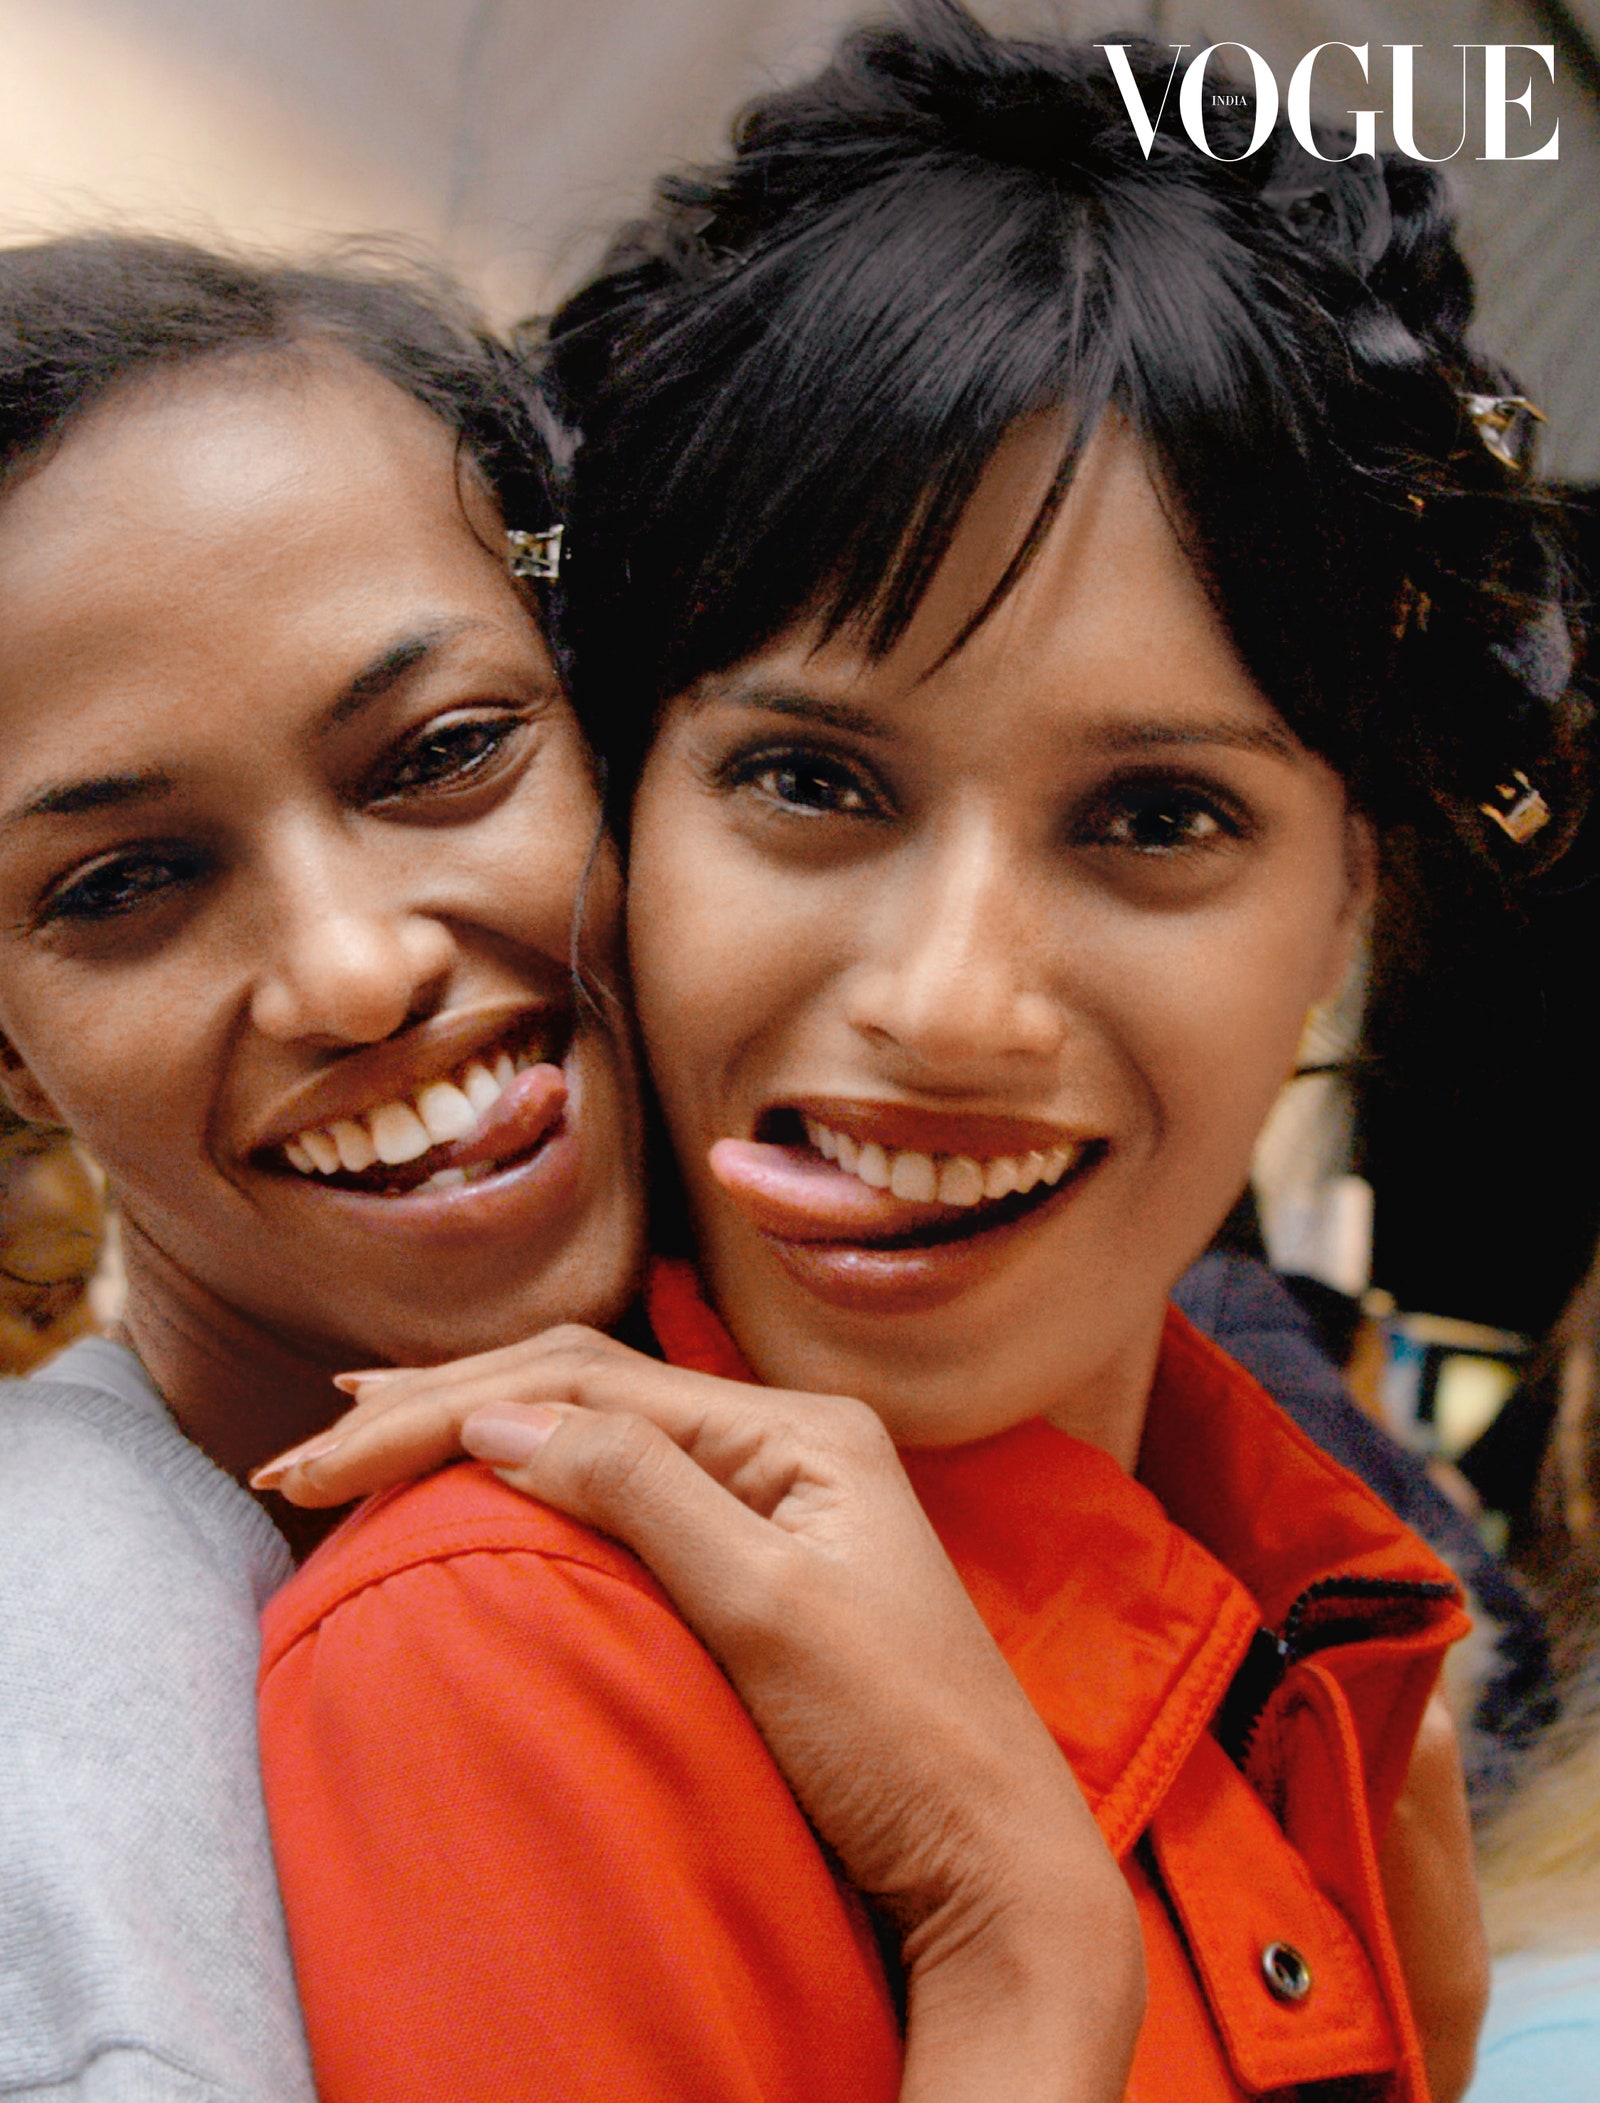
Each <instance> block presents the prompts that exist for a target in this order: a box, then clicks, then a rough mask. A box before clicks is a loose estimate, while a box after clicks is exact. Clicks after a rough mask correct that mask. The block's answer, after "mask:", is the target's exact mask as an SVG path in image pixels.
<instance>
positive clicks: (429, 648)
mask: <svg viewBox="0 0 1600 2103" xmlns="http://www.w3.org/2000/svg"><path fill="white" fill-rule="evenodd" d="M480 625H481V624H480V623H479V622H477V621H473V620H460V621H441V622H440V623H439V624H438V625H437V626H435V627H432V628H426V629H423V630H421V631H419V632H418V633H417V634H416V635H409V636H406V637H404V638H403V639H402V640H401V641H399V642H397V643H391V644H390V645H389V647H388V648H387V649H385V650H383V651H380V652H379V654H378V655H377V656H376V657H374V658H373V659H372V660H371V662H370V663H368V664H365V665H363V666H362V668H361V670H360V671H359V672H357V673H356V675H355V677H354V678H353V679H352V680H351V681H350V682H349V684H348V685H347V686H346V687H345V689H344V691H343V692H342V693H341V694H340V695H339V698H338V699H337V700H336V701H335V702H334V704H333V706H332V707H331V708H330V709H329V710H328V712H327V714H326V715H325V716H324V718H323V722H322V728H323V731H324V732H327V731H329V730H336V729H337V728H338V727H339V725H340V724H341V723H348V722H349V721H350V720H351V719H352V718H353V717H355V716H358V715H360V713H361V711H362V710H363V709H364V708H370V707H371V705H372V704H373V702H374V701H379V700H381V699H382V698H383V696H384V695H385V694H389V693H392V692H393V691H394V689H395V688H396V687H397V686H398V685H400V683H401V682H402V680H404V679H406V678H408V677H409V676H410V674H411V673H412V672H414V671H415V670H416V669H417V667H418V666H419V665H423V664H426V663H427V662H428V661H429V660H430V659H431V658H433V657H434V656H436V655H437V654H438V652H439V651H440V650H441V649H442V648H443V647H444V646H445V644H447V643H450V642H453V641H454V640H455V639H456V637H457V636H459V635H460V634H461V633H462V632H463V631H464V630H466V629H469V628H476V627H478V626H480ZM177 785H178V784H177V777H176V776H175V775H173V774H170V773H168V772H167V771H166V770H165V769H164V768H160V767H151V768H146V769H145V770H144V771H143V772H140V773H134V774H97V775H91V776H90V777H88V778H87V779H86V780H83V781H69V782H64V783H61V784H59V785H57V786H55V787H52V788H47V789H41V790H39V791H38V793H37V794H36V795H33V796H30V797H29V798H28V799H27V801H26V802H24V803H21V804H19V805H18V806H17V808H16V809H15V810H13V811H11V812H10V813H9V814H8V815H7V816H6V818H5V819H4V820H3V821H0V829H3V830H5V831H8V832H9V831H10V830H11V828H12V827H13V826H15V825H21V824H23V823H24V822H25V821H26V820H28V819H29V818H76V817H81V816H83V815H84V814H85V813H87V812H92V811H106V810H121V809H124V808H126V807H127V806H129V805H131V804H135V803H154V802H158V801H159V800H160V799H161V798H162V797H163V796H170V795H171V794H172V793H173V791H174V790H175V789H176V788H177Z"/></svg>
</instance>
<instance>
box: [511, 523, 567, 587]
mask: <svg viewBox="0 0 1600 2103" xmlns="http://www.w3.org/2000/svg"><path fill="white" fill-rule="evenodd" d="M565 531H566V528H565V526H546V527H545V529H544V531H543V532H542V533H519V532H517V531H515V530H514V529H508V531H507V533H506V566H507V567H508V569H509V570H510V571H511V574H512V576H513V577H531V578H532V579H533V580H534V581H535V582H536V583H539V584H549V583H551V582H553V580H554V579H555V578H557V577H559V576H560V575H561V536H562V534H563V533H565Z"/></svg>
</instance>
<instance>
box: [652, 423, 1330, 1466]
mask: <svg viewBox="0 0 1600 2103" xmlns="http://www.w3.org/2000/svg"><path fill="white" fill-rule="evenodd" d="M1059 442H1060V438H1059V431H1058V430H1056V429H1054V428H1045V427H1044V426H1040V427H1037V428H1029V429H1028V430H1025V431H1023V432H1021V433H1019V434H1018V435H1017V436H1016V437H1015V439H1014V440H1013V441H1011V442H1009V444H1008V446H1007V447H1006V448H1003V449H1002V452H1001V454H1000V455H999V456H997V459H996V461H995V463H994V465H993V466H992V467H991V469H990V472H989V477H988V479H987V481H986V483H985V484H984V485H982V486H981V487H980V490H979V493H978V496H977V497H976V498H975V500H974V503H973V506H972V508H971V511H970V512H969V514H968V516H967V517H966V518H965V519H964V520H963V522H962V525H961V528H960V530H959V531H958V534H957V536H956V539H955V542H954V544H953V546H952V549H951V552H950V554H949V556H948V557H947V559H946V562H945V565H944V567H943V569H942V570H941V571H940V572H939V573H938V575H937V576H936V577H935V578H934V580H933V583H932V585H931V586H930V588H929V590H928V593H927V594H926V596H925V598H924V600H923V601H922V604H921V605H920V606H919V608H918V609H917V612H916V615H915V617H914V618H913V620H912V623H911V625H910V627H909V629H908V630H907V631H906V633H905V635H904V637H903V638H902V640H901V641H900V642H899V643H897V644H896V645H895V646H894V647H893V648H892V649H891V650H889V651H888V652H887V653H886V654H885V655H883V656H881V657H876V658H875V657H873V656H871V655H870V653H869V652H867V651H866V650H865V648H864V647H863V646H862V644H861V643H860V641H859V639H858V638H857V637H855V636H853V635H852V634H850V633H849V632H846V633H844V634H840V635H836V636H833V637H832V638H831V639H830V638H828V637H826V636H822V635H819V634H818V633H816V632H814V631H813V630H812V629H811V628H810V627H802V629H800V630H799V631H797V632H795V633H792V634H789V635H786V636H782V637H780V638H779V639H778V640H777V641H776V642H774V643H773V644H772V645H771V646H770V647H769V648H767V649H766V650H765V651H763V652H761V653H759V654H758V655H757V656H756V657H754V658H752V659H750V660H748V661H746V662H744V663H742V664H738V665H735V666H733V667H731V668H730V669H729V670H728V671H726V672H719V673H713V674H709V675H707V676H706V677H705V678H704V679H702V680H701V681H700V683H699V684H698V685H697V686H696V687H695V688H693V689H692V690H691V691H690V692H689V693H687V694H685V695H683V696H681V697H680V698H679V699H678V700H676V701H675V702H673V703H672V704H671V705H670V706H669V708H668V710H667V712H666V716H665V719H664V722H663V726H662V729H661V731H660V734H659V736H658V740H657V743H656V746H655V749H654V751H653V752H652V754H651V756H650V758H649V760H648V761H647V763H646V766H645V769H644V774H643V777H642V780H641V783H640V789H639V793H638V798H637V801H636V804H635V808H634V814H633V829H632V849H631V862H630V886H631V888H630V899H629V940H630V949H631V955H632V962H633V976H634V988H635V996H636V999H637V1003H638V1012H639V1018H640V1024H641V1028H642V1030H643V1033H644V1038H645V1043H646V1047H647V1050H648V1053H649V1057H650V1061H651V1068H652V1072H653V1074H654V1076H655V1080H656V1086H657V1089H658V1091H659V1093H660V1097H661V1101H662V1106H663V1109H664V1111H665V1115H666V1119H667V1123H668V1126H669V1129H670V1131H671V1133H672V1137H673V1141H674V1146H675V1149H676V1152H677V1155H678V1159H679V1163H680V1166H681V1170H682V1174H683V1178H684V1182H685V1185H686V1189H687V1194H688V1199H689V1205H690V1210H691V1213H692V1216H693V1220H694V1224H695V1228H696V1232H697V1237H698V1242H699V1248H700V1256H701V1263H702V1266H703V1268H704V1271H705V1274H706V1278H707V1282H708V1284H709V1286H710V1288H711V1292H712V1297H713V1299H714V1301H715V1303H716V1305H717V1307H718V1309H719V1311H720V1312H721V1313H722V1315H723V1316H724V1318H725V1319H726V1321H727V1322H728V1324H729V1327H730V1329H731V1330H732V1332H733V1335H734V1337H735V1339H736V1340H737V1342H738V1343H739V1345H740V1346H741V1348H742V1349H743V1350H744V1352H745V1354H746V1356H747V1357H748V1358H749V1360H750V1362H751V1364H752V1365H753V1367H754V1368H755V1370H756V1371H757V1373H758V1374H759V1375H760V1376H761V1377H762V1378H763V1379H764V1380H767V1381H769V1382H771V1383H773V1384H775V1385H778V1386H784V1387H797V1388H810V1389H815V1390H820V1391H825V1392H833V1393H844V1394H853V1395H858V1396H861V1397H862V1398H863V1399H865V1400H867V1401H868V1402H870V1403H871V1404H872V1405H873V1407H874V1408H876V1409H877V1410H878V1411H879V1413H880V1414H881V1415H882V1416H883V1418H884V1421H885V1422H886V1423H887V1424H888V1425H889V1428H890V1430H891V1431H892V1432H893V1433H894V1435H895V1437H896V1438H897V1439H898V1440H899V1441H900V1442H901V1443H904V1444H935V1445H937V1444H944V1443H949V1442H952V1441H957V1440H965V1439H973V1438H980V1437H984V1436H987V1435H989V1434H991V1433H994V1432H997V1431H1000V1430H1003V1429H1005V1428H1006V1427H1007V1426H1008V1425H1010V1424H1014V1423H1016V1422H1019V1421H1020V1420H1021V1419H1023V1418H1025V1417H1028V1416H1032V1415H1040V1414H1044V1415H1047V1416H1050V1417H1051V1419H1052V1420H1053V1421H1055V1422H1058V1423H1060V1424H1061V1425H1062V1426H1063V1427H1064V1428H1066V1429H1069V1430H1074V1431H1076V1432H1078V1433H1079V1434H1080V1435H1082V1436H1084V1437H1088V1438H1092V1439H1096V1440H1098V1441H1099V1442H1100V1443H1102V1444H1105V1445H1107V1446H1108V1447H1109V1448H1110V1449H1111V1450H1113V1451H1114V1452H1115V1453H1116V1454H1117V1456H1118V1457H1119V1458H1120V1459H1121V1460H1122V1461H1123V1462H1124V1463H1125V1464H1127V1465H1131V1464H1132V1462H1133V1459H1134V1457H1135V1454H1136V1451H1137V1443H1138V1434H1139V1412H1140V1410H1141V1409H1142V1406H1143V1398H1144V1395H1145V1394H1146V1392H1147V1390H1148V1386H1149V1380H1150V1375H1151V1371H1152V1368H1153V1366H1154V1361H1155V1354H1156V1350H1157V1347H1158V1344H1159V1340H1160V1334H1161V1326H1162V1320H1163V1316H1164V1309H1165V1302H1166V1296H1167V1294H1168V1292H1169V1291H1170V1289H1171V1287H1172V1285H1173V1283H1174V1282H1175V1280H1176V1279H1177V1277H1178V1276H1179V1274H1180V1273H1181V1272H1182V1271H1183V1270H1184V1269H1185V1268H1186V1267H1187V1265H1188V1264H1189V1263H1190V1262H1191V1261H1192V1260H1193V1257H1194V1255H1195V1253H1196V1251H1197V1250H1198V1249H1199V1248H1201V1247H1202V1246H1203V1245H1204V1244H1205V1242H1206V1241H1207V1239H1208V1238H1209V1237H1210V1236H1211V1234H1212V1233H1213V1232H1214V1231H1215V1229H1216V1226H1217V1224H1218V1222H1219V1221H1220V1220H1221V1218H1222V1217H1223V1215H1224V1214H1225V1213H1226V1211H1227V1209H1228V1207H1229V1205H1230V1204H1231V1203H1232V1202H1233V1201H1234V1199H1235V1198H1236V1197H1237V1195H1238V1193H1239V1190H1240V1189H1241V1187H1242V1186H1243V1183H1244V1180H1245V1177H1246V1174H1247V1172H1248V1167H1249V1160H1250V1149H1251V1144H1252V1142H1253V1139H1254V1136H1255V1133H1256V1131H1257V1129H1258V1127H1259V1125H1260V1122H1261V1119H1262V1118H1263V1117H1264V1115H1265V1114H1266V1111H1267V1108H1268V1107H1269V1105H1270V1103H1271V1102H1272V1099H1273V1097H1274V1096H1275V1094H1276V1092H1277V1090H1278V1088H1279V1086H1280V1085H1281V1083H1282V1080H1283V1078H1284V1076H1285V1074H1286V1073H1287V1072H1288V1070H1289V1068H1290V1067H1291V1065H1292V1063H1293V1060H1294V1056H1295V1048H1296V1045H1297V1042H1298V1040H1299V1036H1300V1032H1301V1028H1302V1025H1303V1022H1304V1018H1305V1012H1306V1009H1307V1008H1308V1006H1309V1005H1310V1004H1311V1003H1312V1002H1314V1001H1316V1000H1317V999H1319V998H1323V997H1325V996H1326V995H1327V994H1329V993H1330V992H1331V991H1333V990H1334V989H1335V988H1336V986H1337V984H1338V983H1339V981H1340V979H1341V978H1342V975H1343V972H1344V970H1345V968H1346V965H1347V962H1348V959H1349V956H1350V953H1351V950H1352V946H1353V944H1354V942H1355V939H1356V936H1357V933H1358V931H1359V926H1360V922H1361V916H1362V910H1363V906H1364V901H1365V898H1366V895H1367V892H1366V882H1367V877H1366V866H1367V865H1366V860H1365V837H1366V836H1365V833H1364V831H1363V829H1362V828H1361V826H1360V824H1359V822H1358V821H1356V820H1354V819H1352V818H1351V816H1350V814H1349V813H1348V811H1347V808H1346V804H1345V798H1344V792H1343V788H1342V785H1341V784H1340V782H1339V780H1338V778H1337V776H1336V775H1335V774H1334V773H1333V771H1332V770H1331V768H1329V767H1327V766H1326V765H1325V764H1324V763H1323V762H1322V761H1321V760H1319V759H1318V758H1317V757H1316V756H1315V755H1313V754H1312V753H1310V752H1308V751H1307V750H1306V749H1305V748H1304V747H1303V746H1302V745H1300V744H1299V743H1298V741H1297V740H1296V739H1295V738H1294V737H1293V736H1292V735H1291V734H1290V733H1289V731H1288V730H1287V728H1286V726H1285V725H1284V723H1283V721H1282V719H1281V718H1280V717H1279V716H1278V714H1277V712H1276V711H1275V710H1274V709H1273V708H1272V707H1271V705H1270V704H1269V702H1268V701H1267V700H1266V698H1265V697H1264V696H1263V695H1262V694H1261V692H1260V691H1259V689H1258V688H1257V687H1256V685H1255V683H1254V681H1253V679H1252V678H1251V677H1250V675H1249V673H1248V671H1247V670H1246V669H1245V667H1244V665H1243V664H1242V662H1241V661H1240V658H1239V656H1238V653H1237V651H1236V650H1235V648H1234V646H1233V643H1232V640H1231V638H1230V637H1229V636H1228V634H1227V633H1226V631H1225V630H1224V629H1223V627H1222V625H1221V623H1220V621H1219V619H1218V617H1217V615H1216V613H1215V611H1214V609H1213V608H1212V606H1211V603H1210V601H1209V599H1208V597H1207V595H1206V593H1205V591H1204V589H1203V587H1202V586H1201V584H1200V582H1199V580H1198V578H1197V577H1196V576H1195V574H1194V572H1193V570H1192V569H1191V568H1190V566H1189V563H1188V561H1187V559H1186V557H1185V556H1184V553H1183V550H1182V547H1181V545H1180V543H1179V541H1178V538H1177V536H1176V534H1175V533H1174V531H1173V528H1172V526H1171V524H1170V523H1169V521H1168V518H1167V515H1166V511H1165V509H1164V508H1163V504H1162V501H1161V499H1160V497H1159V496H1158V494H1157V492H1156V490H1155V488H1154V486H1153V484H1152V483H1151V481H1150V479H1149V476H1148V473H1147V471H1146V468H1145V465H1144V462H1143V458H1142V456H1141V454H1140V452H1139V450H1138V447H1137V445H1136V444H1135V442H1134V441H1133V440H1132V438H1131V437H1130V436H1129V435H1128V434H1127V433H1125V432H1124V431H1122V430H1120V428H1118V427H1116V426H1114V425H1111V426H1108V427H1107V428H1106V430H1105V431H1104V432H1103V434H1102V435H1101V436H1099V437H1097V438H1096V439H1095V441H1094V442H1093V444H1092V445H1091V446H1090V447H1089V449H1088V450H1087V452H1086V454H1085V456H1084V459H1083V462H1082V465H1081V467H1080V469H1079V472H1078V475H1077V478H1076V480H1075V482H1074V485H1073V488H1072V492H1071V495H1070V496H1069V498H1068V501H1067V502H1066V504H1065V505H1064V506H1063V508H1062V510H1061V511H1060V513H1059V514H1058V516H1057V517H1056V520H1055V522H1054V524H1053V526H1052V527H1051V528H1050V530H1049V532H1048V533H1047V534H1046V536H1045V538H1044V540H1043V541H1042V543H1041V546H1040V549H1039V553H1038V556H1037V559H1036V560H1035V562H1034V563H1033V565H1032V567H1031V568H1030V569H1029V570H1028V571H1027V572H1026V573H1025V575H1024V576H1023V578H1022V579H1021V581H1020V582H1019V583H1018V584H1017V586H1016V587H1015V589H1014V590H1013V591H1012V592H1011V593H1010V595H1009V596H1008V597H1007V598H1006V599H1005V600H1004V601H1003V602H1002V603H1001V604H1000V605H999V607H998V608H997V609H995V610H994V611H993V612H992V613H991V614H990V615H989V616H988V618H987V619H985V620H984V621H983V622H982V623H981V624H980V625H979V626H978V628H977V629H976V631H975V632H973V633H972V634H971V635H970V636H969V637H968V639H967V640H965V641H963V642H961V644H960V647H959V648H952V643H953V639H954V638H956V637H958V636H960V635H961V634H962V633H963V632H964V630H965V627H966V624H967V623H968V621H969V619H970V616H971V614H972V611H973V609H974V608H975V607H978V606H982V605H984V604H985V602H986V600H987V598H988V595H989V594H990V592H991V591H992V590H993V589H994V586H995V583H996V581H997V579H998V578H999V576H1000V575H1001V574H1002V573H1003V572H1004V570H1005V567H1006V564H1007V562H1008V561H1009V559H1010V556H1011V553H1012V551H1013V549H1014V546H1015V539H1016V533H1017V530H1018V521H1026V520H1028V519H1030V518H1031V517H1032V516H1033V512H1034V509H1035V506H1036V503H1037V500H1038V493H1039V491H1040V489H1041V488H1042V487H1044V486H1047V484H1048V480H1049V477H1050V474H1051V473H1052V472H1053V464H1054V461H1055V458H1056V455H1057V451H1058V448H1059Z"/></svg>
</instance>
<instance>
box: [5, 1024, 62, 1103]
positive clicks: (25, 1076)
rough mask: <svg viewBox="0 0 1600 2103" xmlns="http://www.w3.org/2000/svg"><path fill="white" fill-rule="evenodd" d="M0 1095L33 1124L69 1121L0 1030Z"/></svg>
mask: <svg viewBox="0 0 1600 2103" xmlns="http://www.w3.org/2000/svg"><path fill="white" fill-rule="evenodd" d="M0 1095H3V1096H4V1097H5V1099H6V1101H7V1102H8V1103H9V1104H10V1105H11V1107H12V1109H13V1110H15V1111H16V1113H17V1115H18V1116H19V1117H25V1118H26V1119H27V1120H28V1122H29V1123H30V1124H36V1125H59V1124H64V1123H65V1121H66V1120H65V1119H64V1118H63V1117H62V1115H61V1112H60V1111H59V1110H58V1109H57V1108H56V1106H55V1104H54V1103H53V1102H52V1101H51V1100H50V1098H49V1096H48V1095H46V1094H45V1092H44V1090H43V1089H42V1088H41V1087H40V1086H39V1083H38V1082H37V1081H36V1080H35V1079H34V1077H33V1073H32V1070H31V1068H29V1067H28V1066H27V1065H26V1064H25V1063H24V1062H23V1058H22V1054H21V1053H20V1052H19V1051H18V1050H17V1048H16V1046H15V1045H14V1044H13V1043H12V1042H11V1039H10V1038H9V1037H7V1036H6V1035H5V1034H4V1032H3V1031H0Z"/></svg>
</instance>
